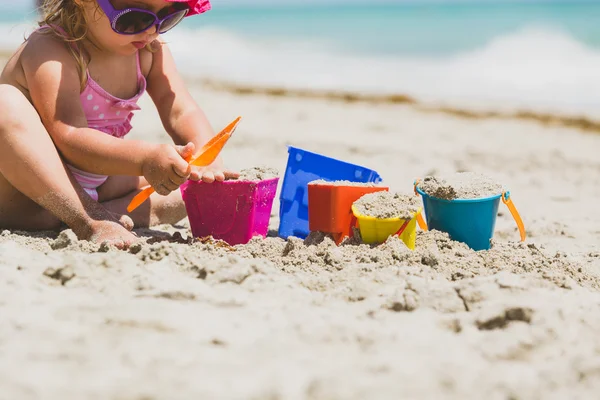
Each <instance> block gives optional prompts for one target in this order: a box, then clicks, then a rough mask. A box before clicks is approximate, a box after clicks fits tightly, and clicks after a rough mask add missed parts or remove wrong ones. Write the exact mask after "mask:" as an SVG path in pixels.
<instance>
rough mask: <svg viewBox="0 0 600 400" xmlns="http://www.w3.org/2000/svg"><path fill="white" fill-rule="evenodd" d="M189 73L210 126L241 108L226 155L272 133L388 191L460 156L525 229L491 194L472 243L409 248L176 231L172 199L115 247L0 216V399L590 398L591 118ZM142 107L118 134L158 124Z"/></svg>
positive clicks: (154, 135)
mask: <svg viewBox="0 0 600 400" xmlns="http://www.w3.org/2000/svg"><path fill="white" fill-rule="evenodd" d="M190 90H191V93H192V95H193V96H194V97H195V98H196V99H197V100H198V101H199V103H200V105H201V106H202V107H203V108H204V110H205V112H206V113H207V115H209V116H210V118H211V122H212V123H213V125H214V126H215V127H219V126H224V125H225V124H227V123H228V122H229V121H230V120H231V114H232V113H234V114H235V115H242V116H247V117H248V118H244V122H243V123H242V124H240V126H239V128H238V130H237V132H236V136H235V137H234V138H232V140H231V141H230V142H229V143H228V145H227V146H226V147H225V149H224V150H223V157H224V160H225V162H226V165H227V166H228V167H230V168H232V169H237V170H240V169H243V168H252V167H254V166H257V165H266V166H269V167H271V168H275V169H277V170H278V171H283V170H284V169H285V163H286V159H287V151H286V150H287V148H286V146H287V145H289V144H292V145H294V146H298V147H301V148H305V149H306V150H309V151H318V152H319V151H321V152H325V153H326V154H327V155H329V156H332V157H335V158H339V159H344V160H347V161H349V162H353V163H356V164H360V165H365V166H366V167H369V168H373V169H375V170H377V171H378V172H379V173H380V174H381V176H382V177H383V178H384V182H383V184H385V185H386V186H388V185H389V187H390V190H391V191H397V192H410V191H411V190H412V184H413V181H414V179H415V178H416V177H424V176H440V177H443V176H449V175H450V174H452V173H454V172H456V171H477V172H480V173H482V174H485V175H486V176H491V177H492V178H493V179H494V180H495V181H497V182H502V184H503V185H504V186H506V189H507V190H510V191H511V197H512V199H513V201H514V203H515V205H516V207H517V208H518V209H519V211H520V213H521V215H522V216H523V219H524V222H525V226H526V228H527V233H528V240H527V243H519V242H517V241H518V238H519V235H518V232H517V229H516V225H515V223H514V221H513V220H512V217H511V216H510V213H509V212H508V210H507V209H506V207H505V206H504V205H502V204H501V205H500V209H499V216H498V221H497V224H496V234H495V237H494V239H493V247H492V249H491V250H489V251H483V252H474V251H472V250H470V249H469V248H467V247H466V246H465V245H463V244H460V243H456V242H453V241H451V240H449V239H448V237H447V236H446V235H444V234H442V233H440V232H426V233H423V232H420V231H419V233H418V235H417V246H416V249H415V251H410V250H408V249H407V248H406V246H405V245H404V244H403V243H402V242H401V241H399V240H398V239H397V238H393V237H392V238H390V239H389V240H388V241H387V242H386V243H384V244H381V245H378V246H368V245H358V244H356V243H354V242H352V241H347V242H345V243H343V244H342V245H341V246H339V247H338V246H335V244H334V243H333V242H332V241H331V239H330V238H328V237H326V236H324V235H321V234H313V235H311V237H310V238H309V239H307V240H306V241H303V240H300V239H295V238H291V239H290V240H288V241H284V240H282V239H279V238H275V237H268V238H267V239H264V240H261V239H253V240H252V241H251V242H250V243H249V244H247V245H243V246H235V247H231V246H228V245H227V244H224V243H222V242H216V241H212V240H208V239H207V240H203V241H195V240H193V238H191V237H190V236H189V235H190V231H189V225H188V222H187V220H184V221H182V222H181V223H180V224H177V225H176V226H160V227H155V228H153V229H148V230H137V233H138V234H139V235H141V236H143V237H144V238H146V242H145V243H144V244H141V245H138V246H135V247H134V248H132V249H131V250H130V251H125V252H123V251H117V250H115V249H113V248H110V247H107V246H98V245H94V244H91V243H87V242H80V241H78V240H77V239H76V238H75V237H74V235H73V234H72V232H70V231H68V230H67V231H64V232H62V233H60V234H59V233H36V234H31V233H26V232H10V231H4V232H2V233H1V234H0V255H1V257H0V315H1V316H2V323H1V324H0V399H11V400H12V399H39V398H44V399H60V400H64V399H115V400H116V399H119V400H121V399H190V398H205V399H213V398H218V399H366V398H368V399H399V398H426V399H433V398H435V399H439V398H448V399H480V398H489V399H539V398H544V399H546V398H556V399H558V398H595V397H597V393H598V392H599V391H600V376H599V371H600V368H599V361H598V360H600V335H599V334H598V332H600V248H599V246H598V243H599V242H600V229H599V228H598V227H599V226H600V213H599V212H598V209H597V205H596V203H597V199H598V198H599V197H600V173H599V172H600V161H599V159H598V156H597V154H598V149H599V148H600V136H598V135H596V134H590V133H584V132H581V131H578V130H575V129H572V128H565V127H557V126H546V125H542V124H538V123H533V122H527V121H522V120H512V119H493V118H490V119H481V120H473V119H462V118H458V117H456V116H450V115H446V114H431V113H423V112H422V111H420V110H418V109H415V108H413V107H412V106H411V105H405V104H372V103H362V102H355V103H345V102H341V101H334V100H327V99H312V98H301V97H300V98H295V97H290V98H286V97H281V96H279V97H271V96H266V95H261V94H252V95H244V96H240V95H236V94H232V93H230V92H219V91H216V90H214V89H210V88H205V87H202V86H200V85H198V84H194V85H190ZM141 106H142V109H143V111H141V112H139V113H138V115H136V117H135V118H134V121H133V123H134V126H135V128H134V132H133V134H132V137H133V138H138V139H139V138H145V139H148V140H151V141H155V142H159V141H167V140H168V137H167V135H166V134H165V133H164V130H162V129H159V128H158V127H159V126H160V125H159V121H160V119H159V117H158V116H157V115H156V114H155V113H153V112H152V111H151V102H150V100H149V98H148V97H144V98H143V100H142V102H141ZM482 135H485V137H486V140H480V138H481V137H482ZM366 137H368V138H369V140H368V141H366V140H365V138H366ZM408 141H410V143H411V146H408V147H407V146H406V145H405V144H406V143H407V142H408ZM505 143H519V144H520V145H519V146H518V147H516V148H515V147H510V148H509V147H507V145H506V144H505ZM414 149H420V150H419V152H416V151H415V150H414ZM280 184H281V182H280ZM278 207H279V204H278V202H276V204H275V205H274V207H273V213H272V218H271V225H270V228H271V235H273V234H274V230H275V229H276V227H277V225H278V218H277V210H278Z"/></svg>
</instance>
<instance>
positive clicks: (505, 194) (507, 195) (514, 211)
mask: <svg viewBox="0 0 600 400" xmlns="http://www.w3.org/2000/svg"><path fill="white" fill-rule="evenodd" d="M502 202H503V203H504V204H506V206H507V207H508V210H509V211H510V213H511V214H512V217H513V219H514V220H515V222H516V223H517V227H518V228H519V234H520V235H521V242H524V241H525V237H526V234H525V225H524V224H523V220H522V219H521V215H519V212H518V211H517V207H515V205H514V203H513V202H512V200H511V198H510V192H508V191H506V192H503V193H502Z"/></svg>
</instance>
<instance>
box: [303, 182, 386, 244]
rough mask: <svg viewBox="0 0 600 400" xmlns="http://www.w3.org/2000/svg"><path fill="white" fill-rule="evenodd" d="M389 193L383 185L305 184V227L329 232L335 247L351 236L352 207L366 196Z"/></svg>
mask: <svg viewBox="0 0 600 400" xmlns="http://www.w3.org/2000/svg"><path fill="white" fill-rule="evenodd" d="M384 190H386V191H387V190H389V188H388V187H385V186H357V185H347V186H345V185H339V184H330V185H328V184H320V183H319V184H314V183H313V184H311V183H309V184H308V227H309V229H310V231H312V232H315V231H319V232H324V233H329V234H331V235H332V236H333V239H334V240H335V242H336V244H340V243H341V242H342V240H344V238H345V237H352V236H353V232H352V228H353V227H354V226H355V225H356V217H355V216H354V214H353V213H352V204H353V203H354V202H355V201H356V200H358V199H360V198H361V197H362V196H364V195H365V194H368V193H374V192H381V191H384Z"/></svg>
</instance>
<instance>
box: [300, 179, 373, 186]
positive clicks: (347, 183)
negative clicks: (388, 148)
mask: <svg viewBox="0 0 600 400" xmlns="http://www.w3.org/2000/svg"><path fill="white" fill-rule="evenodd" d="M308 184H309V185H324V186H352V187H378V186H381V185H380V184H378V183H374V182H352V181H346V180H343V181H326V180H323V179H317V180H314V181H310V182H309V183H308Z"/></svg>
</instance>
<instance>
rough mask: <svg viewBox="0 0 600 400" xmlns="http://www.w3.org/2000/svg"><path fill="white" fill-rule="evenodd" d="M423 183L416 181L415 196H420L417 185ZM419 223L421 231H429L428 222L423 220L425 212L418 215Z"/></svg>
mask: <svg viewBox="0 0 600 400" xmlns="http://www.w3.org/2000/svg"><path fill="white" fill-rule="evenodd" d="M420 181H421V179H418V178H417V179H415V182H414V184H413V185H414V187H413V190H414V191H415V196H417V197H418V196H419V192H417V185H418V184H419V182H420ZM417 223H418V224H419V228H421V230H423V231H427V230H428V229H429V228H428V227H427V222H425V218H423V211H421V212H419V213H418V214H417Z"/></svg>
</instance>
